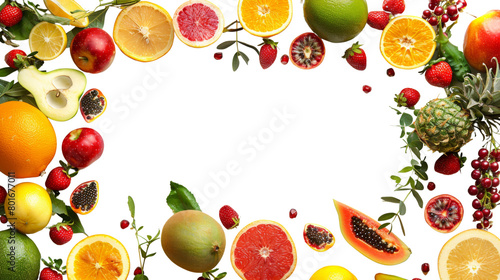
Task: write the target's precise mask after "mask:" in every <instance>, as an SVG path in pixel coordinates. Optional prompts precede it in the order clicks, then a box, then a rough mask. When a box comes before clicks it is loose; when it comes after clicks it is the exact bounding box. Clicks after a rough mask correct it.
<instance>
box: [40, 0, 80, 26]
mask: <svg viewBox="0 0 500 280" xmlns="http://www.w3.org/2000/svg"><path fill="white" fill-rule="evenodd" d="M43 2H44V3H45V7H47V9H48V10H49V11H50V12H51V13H52V14H53V15H55V16H58V17H63V18H67V19H70V20H71V22H70V24H71V25H73V26H75V27H80V28H84V27H87V25H89V18H88V17H82V18H80V17H81V16H83V15H84V14H85V12H75V13H72V12H74V11H84V9H83V8H82V6H80V4H78V3H76V1H74V0H44V1H43ZM75 18H78V19H75Z"/></svg>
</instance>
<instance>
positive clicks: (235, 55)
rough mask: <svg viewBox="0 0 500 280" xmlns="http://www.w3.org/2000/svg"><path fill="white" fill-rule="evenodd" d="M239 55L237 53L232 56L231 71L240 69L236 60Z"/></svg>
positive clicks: (238, 61)
mask: <svg viewBox="0 0 500 280" xmlns="http://www.w3.org/2000/svg"><path fill="white" fill-rule="evenodd" d="M239 55H240V54H239V53H238V52H235V53H234V56H233V71H236V70H238V67H240V60H239V59H238V56H239Z"/></svg>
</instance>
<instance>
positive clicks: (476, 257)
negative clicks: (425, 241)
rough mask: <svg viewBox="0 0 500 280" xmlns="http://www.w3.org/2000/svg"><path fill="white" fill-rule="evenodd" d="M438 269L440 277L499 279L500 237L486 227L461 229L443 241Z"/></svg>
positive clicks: (459, 279)
mask: <svg viewBox="0 0 500 280" xmlns="http://www.w3.org/2000/svg"><path fill="white" fill-rule="evenodd" d="M438 270H439V277H440V278H441V280H498V279H500V239H499V238H498V237H497V236H495V235H494V234H493V233H491V232H488V231H485V230H479V229H470V230H466V231H463V232H461V233H459V234H457V235H455V236H454V237H452V238H451V239H450V240H448V242H446V244H444V246H443V248H442V249H441V252H440V253H439V258H438Z"/></svg>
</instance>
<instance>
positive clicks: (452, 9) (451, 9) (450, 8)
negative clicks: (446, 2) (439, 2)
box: [446, 5, 458, 17]
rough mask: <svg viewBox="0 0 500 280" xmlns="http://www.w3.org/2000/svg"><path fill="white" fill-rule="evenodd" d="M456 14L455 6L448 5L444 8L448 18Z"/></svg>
mask: <svg viewBox="0 0 500 280" xmlns="http://www.w3.org/2000/svg"><path fill="white" fill-rule="evenodd" d="M457 13H458V9H457V6H455V5H450V6H448V8H446V14H448V15H449V16H450V17H451V16H454V15H456V14H457Z"/></svg>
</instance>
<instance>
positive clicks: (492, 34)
mask: <svg viewBox="0 0 500 280" xmlns="http://www.w3.org/2000/svg"><path fill="white" fill-rule="evenodd" d="M464 55H465V59H467V62H469V64H470V66H472V67H473V68H475V69H476V70H478V71H482V72H484V71H486V68H485V67H484V65H483V63H484V64H486V66H487V67H488V68H493V69H495V67H496V64H495V61H494V60H492V58H493V57H496V58H497V59H498V60H499V61H500V10H492V11H489V12H487V13H486V14H484V15H482V16H480V17H478V18H476V19H475V20H473V21H472V22H471V23H470V24H469V27H467V31H466V32H465V38H464Z"/></svg>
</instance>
